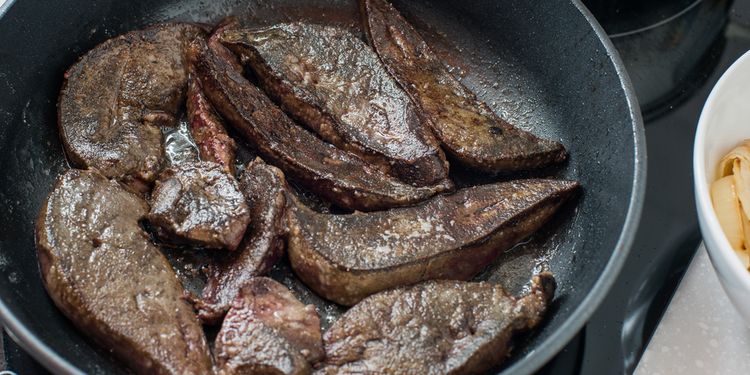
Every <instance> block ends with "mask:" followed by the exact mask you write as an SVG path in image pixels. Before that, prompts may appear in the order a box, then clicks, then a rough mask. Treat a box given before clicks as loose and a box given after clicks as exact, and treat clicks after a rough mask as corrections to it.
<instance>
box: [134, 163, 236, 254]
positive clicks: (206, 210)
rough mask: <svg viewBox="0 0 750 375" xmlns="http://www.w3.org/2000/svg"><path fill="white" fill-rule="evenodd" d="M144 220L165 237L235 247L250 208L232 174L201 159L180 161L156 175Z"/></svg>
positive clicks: (215, 164)
mask: <svg viewBox="0 0 750 375" xmlns="http://www.w3.org/2000/svg"><path fill="white" fill-rule="evenodd" d="M148 220H149V222H150V223H151V224H152V225H154V226H155V227H156V233H157V235H158V236H159V237H160V238H162V239H164V240H166V241H168V242H170V243H173V244H193V245H200V246H205V247H208V248H216V249H220V248H225V249H229V250H234V249H236V248H237V246H239V244H240V241H241V240H242V237H243V235H244V234H245V229H247V225H248V223H249V222H250V210H249V208H248V206H247V202H246V201H245V197H244V196H243V195H242V192H240V187H239V186H238V184H237V181H236V180H235V179H234V176H232V175H230V174H228V173H227V172H225V171H224V170H223V168H222V166H221V165H219V164H217V163H213V162H207V161H204V162H198V163H184V164H179V165H176V166H173V167H171V168H169V169H166V170H165V171H164V172H163V173H162V174H161V175H160V176H159V180H158V181H157V182H156V185H155V187H154V191H153V194H152V196H151V211H150V212H149V214H148Z"/></svg>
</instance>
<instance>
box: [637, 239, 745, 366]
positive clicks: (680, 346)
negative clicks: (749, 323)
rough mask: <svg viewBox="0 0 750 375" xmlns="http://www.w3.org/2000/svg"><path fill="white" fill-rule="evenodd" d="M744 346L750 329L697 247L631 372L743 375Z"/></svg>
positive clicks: (702, 249)
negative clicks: (652, 334)
mask: <svg viewBox="0 0 750 375" xmlns="http://www.w3.org/2000/svg"><path fill="white" fill-rule="evenodd" d="M748 344H750V329H748V328H747V327H746V326H745V324H744V322H743V321H742V318H741V317H740V315H739V313H738V312H737V311H736V310H735V309H734V306H732V303H731V302H730V301H729V297H727V295H726V294H725V293H724V291H723V290H722V287H721V284H720V283H719V279H718V278H717V276H716V272H715V271H714V268H713V267H712V266H711V261H710V260H709V258H708V253H706V249H705V247H703V245H701V247H700V248H699V249H698V252H697V253H696V255H695V257H694V258H693V261H692V262H691V264H690V267H689V268H688V270H687V272H686V273H685V276H684V278H683V279H682V281H681V283H680V286H679V287H678V288H677V291H676V292H675V294H674V296H673V297H672V302H671V303H670V305H669V307H668V308H667V311H666V312H665V313H664V316H663V318H662V320H661V323H660V324H659V327H658V328H657V329H656V332H655V333H654V336H653V337H652V339H651V342H650V343H649V345H648V347H647V349H646V351H645V352H644V354H643V357H642V358H641V361H640V363H639V364H638V367H637V368H636V370H635V374H636V375H646V374H648V375H659V374H749V373H750V346H749V345H748Z"/></svg>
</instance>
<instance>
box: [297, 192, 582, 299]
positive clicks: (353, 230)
mask: <svg viewBox="0 0 750 375" xmlns="http://www.w3.org/2000/svg"><path fill="white" fill-rule="evenodd" d="M578 187H579V185H578V183H576V182H571V181H556V180H517V181H512V182H504V183H496V184H490V185H482V186H474V187H471V188H467V189H463V190H460V191H458V192H456V193H454V194H452V195H442V196H438V197H435V198H432V199H431V200H429V201H427V202H425V203H423V204H420V205H417V206H413V207H404V208H395V209H391V210H388V211H379V212H369V213H354V214H351V215H326V214H320V213H316V212H313V211H312V210H310V209H308V208H306V207H304V206H302V205H299V204H297V205H294V207H293V208H292V209H291V212H290V214H289V215H288V217H289V240H288V253H289V260H290V262H291V265H292V268H293V269H294V272H295V274H296V275H297V276H298V277H299V278H300V279H301V280H302V281H304V282H305V284H307V285H308V286H309V287H310V288H311V289H312V290H314V291H315V292H316V293H318V294H320V295H321V296H323V297H324V298H327V299H329V300H331V301H334V302H336V303H339V304H342V305H353V304H355V303H357V302H358V301H359V300H361V299H362V298H364V297H367V296H368V295H370V294H373V293H376V292H378V291H381V290H385V289H388V288H393V287H397V286H400V285H407V284H413V283H416V282H419V281H423V280H430V279H454V280H467V279H470V278H471V277H473V276H474V275H476V274H477V273H478V272H480V271H481V270H482V269H484V268H485V267H486V266H487V265H488V264H490V263H491V262H492V260H494V259H495V257H496V256H497V255H498V254H500V253H501V252H502V251H504V250H507V249H509V248H510V247H512V246H513V245H515V244H516V243H518V242H519V241H521V240H522V239H524V238H526V237H527V236H529V235H531V234H532V233H534V232H535V231H536V230H537V229H538V228H539V227H540V226H541V225H542V224H544V223H545V222H546V221H547V220H548V219H549V218H550V217H551V216H552V215H553V214H554V213H555V212H556V211H557V209H558V208H559V207H560V205H561V204H562V203H564V202H565V201H566V200H568V199H569V198H570V197H571V196H573V195H574V193H575V192H576V191H577V190H578Z"/></svg>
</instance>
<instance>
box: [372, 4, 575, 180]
mask: <svg viewBox="0 0 750 375" xmlns="http://www.w3.org/2000/svg"><path fill="white" fill-rule="evenodd" d="M360 1H361V4H362V8H363V10H362V13H363V17H364V21H365V22H364V24H365V30H366V33H367V35H368V37H369V40H370V42H371V44H372V45H373V47H374V48H375V51H376V52H377V53H378V55H380V59H381V60H382V61H383V64H384V65H385V66H386V68H387V69H388V71H389V72H390V73H391V74H392V75H393V77H394V78H395V79H396V81H398V82H399V83H400V84H401V87H403V88H404V90H405V91H406V92H407V93H408V94H409V96H411V98H412V99H413V100H414V103H415V104H416V105H417V106H418V108H419V109H420V110H421V114H422V116H423V117H424V118H425V119H427V120H429V123H430V124H431V125H432V129H433V130H434V133H435V136H436V137H437V138H438V139H439V140H440V141H441V142H442V143H443V146H444V148H445V149H446V151H447V152H448V153H449V154H451V155H452V156H454V157H455V158H456V159H457V160H459V161H460V162H462V163H463V164H465V165H467V166H470V167H473V168H477V169H480V170H483V171H488V172H509V171H517V170H525V169H532V168H538V167H543V166H546V165H549V164H553V163H558V162H561V161H563V160H565V158H566V157H567V154H566V152H565V149H564V147H563V146H562V144H560V143H558V142H554V141H549V140H544V139H540V138H538V137H536V136H534V135H532V134H531V133H528V132H525V131H523V130H520V129H518V128H516V127H514V126H513V125H511V124H509V123H508V122H507V121H505V120H503V119H501V118H500V117H499V116H497V115H496V114H495V113H494V112H492V110H491V109H490V108H489V107H488V106H487V104H486V103H484V102H482V101H481V100H479V99H477V97H476V95H475V94H474V93H473V92H471V90H469V89H468V88H466V86H464V85H463V84H462V83H461V82H460V81H459V80H458V79H456V77H454V76H453V75H452V74H451V73H450V72H449V71H448V69H447V68H446V67H445V65H444V64H443V63H442V62H441V61H440V60H439V59H438V57H437V55H436V54H435V53H434V52H433V51H432V49H430V47H429V46H428V45H427V43H426V42H425V41H424V39H423V38H422V36H421V35H419V33H418V32H417V31H416V30H415V29H414V27H412V26H411V25H410V24H409V23H408V22H407V21H406V20H405V19H404V17H403V16H402V15H401V14H400V13H399V12H398V11H397V10H396V9H395V8H394V7H393V6H392V5H391V4H390V3H388V2H387V0H360Z"/></svg>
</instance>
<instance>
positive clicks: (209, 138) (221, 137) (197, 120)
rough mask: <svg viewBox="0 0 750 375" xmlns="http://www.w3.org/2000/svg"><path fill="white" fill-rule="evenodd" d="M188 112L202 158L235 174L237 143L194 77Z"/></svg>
mask: <svg viewBox="0 0 750 375" xmlns="http://www.w3.org/2000/svg"><path fill="white" fill-rule="evenodd" d="M187 114H188V126H189V128H190V135H191V136H192V137H193V140H194V141H195V144H196V145H197V146H198V152H199V153H200V158H201V160H206V161H211V162H214V163H218V164H219V165H221V167H222V168H223V169H224V171H225V172H227V173H229V174H230V175H234V157H235V154H236V149H237V145H235V143H234V140H233V139H232V138H231V137H229V135H228V134H227V131H226V129H225V128H224V124H223V122H222V121H221V119H220V118H219V115H218V114H216V112H214V109H213V107H212V106H211V104H210V103H208V100H206V97H205V96H204V95H203V92H202V89H201V87H200V83H199V82H198V81H197V80H196V79H194V78H191V79H190V83H189V84H188V98H187Z"/></svg>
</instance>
